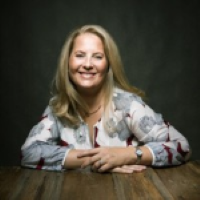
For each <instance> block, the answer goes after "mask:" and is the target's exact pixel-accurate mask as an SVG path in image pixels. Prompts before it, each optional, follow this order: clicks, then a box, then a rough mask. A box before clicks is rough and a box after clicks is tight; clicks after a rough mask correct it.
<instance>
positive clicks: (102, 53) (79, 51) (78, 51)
mask: <svg viewBox="0 0 200 200" xmlns="http://www.w3.org/2000/svg"><path fill="white" fill-rule="evenodd" d="M74 53H75V54H76V53H85V51H82V50H77V51H75V52H74ZM93 54H101V55H105V53H104V52H95V53H93Z"/></svg>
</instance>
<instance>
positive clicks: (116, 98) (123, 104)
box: [113, 88, 145, 110]
mask: <svg viewBox="0 0 200 200" xmlns="http://www.w3.org/2000/svg"><path fill="white" fill-rule="evenodd" d="M113 102H114V104H115V106H116V108H117V109H118V110H121V109H124V108H127V107H130V105H131V104H132V103H133V102H137V103H139V104H142V105H144V104H145V103H144V101H143V100H142V98H141V97H140V96H138V95H137V94H135V93H131V92H128V91H125V90H123V89H120V88H115V89H114V92H113Z"/></svg>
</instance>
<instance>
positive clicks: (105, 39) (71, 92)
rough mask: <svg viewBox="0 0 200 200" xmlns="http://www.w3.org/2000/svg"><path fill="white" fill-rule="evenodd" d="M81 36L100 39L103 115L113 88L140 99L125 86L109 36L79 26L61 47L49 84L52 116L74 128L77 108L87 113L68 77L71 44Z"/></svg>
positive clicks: (97, 29) (95, 28)
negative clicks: (105, 65)
mask: <svg viewBox="0 0 200 200" xmlns="http://www.w3.org/2000/svg"><path fill="white" fill-rule="evenodd" d="M84 33H92V34H95V35H96V36H98V37H99V38H100V39H101V41H102V43H103V46H104V51H105V55H106V58H107V62H108V67H109V71H108V73H107V77H106V80H105V83H104V86H103V87H104V91H105V95H104V98H105V99H104V102H105V104H104V105H105V107H104V109H105V113H107V114H108V113H109V110H110V109H109V108H110V104H111V102H112V95H113V89H114V87H118V88H121V89H124V90H126V91H129V92H133V93H136V94H138V95H139V96H143V92H142V91H141V90H139V89H137V88H135V87H133V86H132V85H131V84H129V82H128V80H127V78H126V76H125V72H124V68H123V65H122V61H121V56H120V53H119V50H118V48H117V45H116V43H115V41H114V40H113V38H112V36H111V35H110V34H109V33H108V32H107V31H106V30H105V29H104V28H102V27H101V26H99V25H85V26H82V27H80V28H78V29H76V30H74V31H73V32H71V34H70V35H69V36H68V37H67V39H66V41H65V43H64V45H63V48H62V50H61V54H60V58H59V62H58V67H57V71H56V74H55V77H54V79H53V84H52V95H53V98H52V99H51V100H50V106H51V107H52V109H53V112H54V113H55V115H56V116H57V117H59V118H60V119H62V120H64V121H66V122H68V123H69V124H72V125H78V124H79V123H80V119H79V114H78V112H77V107H79V108H81V109H82V110H83V113H85V114H86V113H87V112H88V105H87V104H86V103H85V102H84V101H83V99H82V98H81V96H80V95H79V94H78V92H77V90H76V89H75V87H74V86H73V83H72V82H71V81H70V78H69V75H68V70H69V57H70V54H71V52H72V49H73V45H74V41H75V40H76V38H77V37H78V36H79V35H81V34H84Z"/></svg>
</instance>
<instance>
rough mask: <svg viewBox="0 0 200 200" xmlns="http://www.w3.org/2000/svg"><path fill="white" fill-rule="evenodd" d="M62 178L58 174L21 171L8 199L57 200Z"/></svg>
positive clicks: (43, 171) (31, 170) (60, 174)
mask: <svg viewBox="0 0 200 200" xmlns="http://www.w3.org/2000/svg"><path fill="white" fill-rule="evenodd" d="M62 177H63V176H62V173H60V172H49V171H45V170H41V171H40V170H34V169H22V173H21V176H20V178H19V179H18V182H17V186H16V188H15V190H14V191H13V193H12V196H11V197H10V199H13V200H16V199H20V200H23V199H24V200H27V199H30V200H31V199H37V200H39V199H48V200H51V199H52V200H55V199H59V195H60V188H61V184H62Z"/></svg>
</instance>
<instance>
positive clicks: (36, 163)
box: [21, 142, 68, 171]
mask: <svg viewBox="0 0 200 200" xmlns="http://www.w3.org/2000/svg"><path fill="white" fill-rule="evenodd" d="M67 150H68V148H67V147H61V146H58V145H49V144H47V143H45V142H34V143H33V144H32V145H30V146H28V147H26V148H22V149H21V153H22V158H21V165H22V166H25V167H30V168H36V169H46V170H52V171H55V170H56V171H60V170H62V160H63V159H64V156H65V153H66V151H67Z"/></svg>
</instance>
